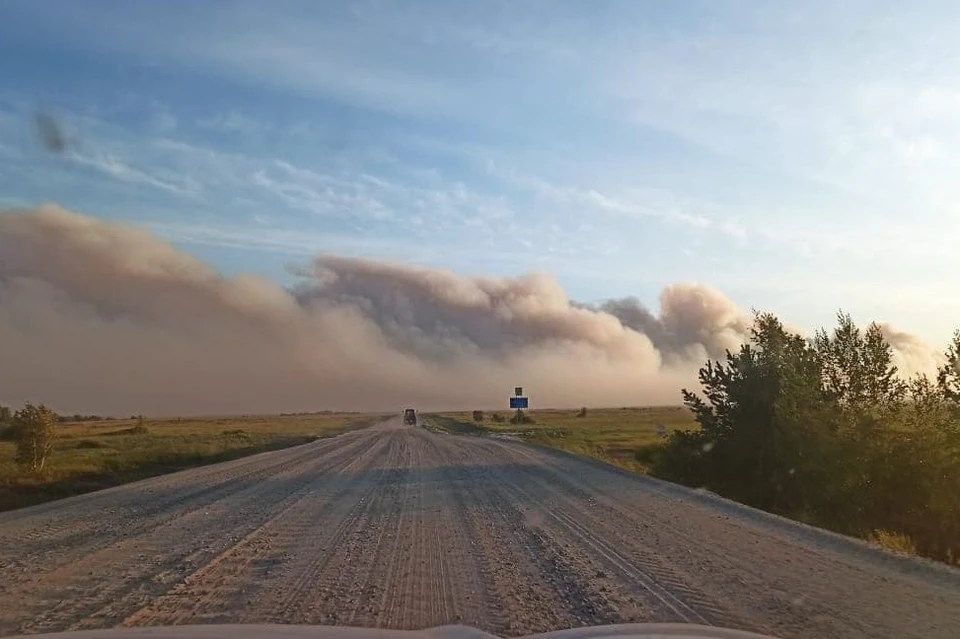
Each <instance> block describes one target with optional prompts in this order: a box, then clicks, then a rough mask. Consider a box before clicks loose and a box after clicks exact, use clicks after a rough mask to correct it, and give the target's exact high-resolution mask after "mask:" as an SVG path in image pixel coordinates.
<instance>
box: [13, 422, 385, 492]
mask: <svg viewBox="0 0 960 639" xmlns="http://www.w3.org/2000/svg"><path fill="white" fill-rule="evenodd" d="M375 419H376V417H375V416H372V415H360V414H356V413H323V414H314V415H296V416H281V417H218V418H205V419H188V418H174V419H145V420H144V423H143V425H142V427H141V426H140V425H139V424H138V422H137V421H136V420H132V419H118V420H104V421H94V422H75V423H71V422H65V423H61V424H60V425H59V427H58V433H57V435H58V437H57V441H56V443H55V445H54V449H53V452H52V454H51V456H50V459H49V460H48V462H47V468H46V469H45V470H44V472H43V473H42V474H40V475H32V474H29V473H27V472H25V471H24V470H23V469H22V468H20V467H18V466H17V465H16V464H15V463H14V461H13V460H14V452H15V446H14V444H13V443H12V442H5V441H4V442H0V510H9V509H11V508H18V507H20V506H26V505H30V504H35V503H39V502H42V501H48V500H50V499H57V498H59V497H65V496H68V495H73V494H78V493H83V492H88V491H90V490H96V489H99V488H104V487H107V486H112V485H116V484H119V483H123V482H127V481H132V480H135V479H140V478H143V477H148V476H151V475H157V474H161V473H165V472H171V471H175V470H181V469H183V468H189V467H191V466H199V465H202V464H208V463H212V462H218V461H225V460H228V459H235V458H237V457H242V456H245V455H251V454H253V453H258V452H263V451H266V450H274V449H278V448H285V447H287V446H293V445H296V444H302V443H306V442H308V441H311V440H314V439H317V438H320V437H329V436H332V435H336V434H338V433H341V432H344V431H345V430H349V429H352V428H360V427H362V426H366V425H369V424H370V423H371V422H372V421H375Z"/></svg>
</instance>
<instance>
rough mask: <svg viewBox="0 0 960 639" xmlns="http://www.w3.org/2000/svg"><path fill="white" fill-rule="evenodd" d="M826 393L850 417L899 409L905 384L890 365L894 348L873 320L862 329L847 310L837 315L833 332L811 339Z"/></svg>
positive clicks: (822, 331)
mask: <svg viewBox="0 0 960 639" xmlns="http://www.w3.org/2000/svg"><path fill="white" fill-rule="evenodd" d="M813 347H814V349H815V350H816V352H817V356H818V358H819V360H820V365H821V367H822V371H823V387H824V390H825V391H826V392H827V394H828V395H829V396H830V397H831V398H832V399H833V400H834V401H836V402H837V403H838V404H839V405H840V407H841V408H842V409H844V410H846V411H848V414H850V415H851V416H854V415H855V416H865V415H870V416H873V417H876V416H878V414H882V413H887V412H889V411H890V410H896V409H897V408H899V407H900V406H901V405H902V403H903V399H904V397H905V395H906V392H907V385H906V384H905V383H904V381H903V380H902V379H900V377H899V376H898V371H897V367H896V366H895V365H894V364H893V349H892V348H891V347H890V344H888V343H887V340H886V338H884V336H883V331H882V329H881V328H880V326H879V325H878V324H876V323H871V324H870V325H869V326H867V329H866V330H865V331H861V330H860V328H859V327H858V326H857V325H856V324H854V322H853V318H851V317H850V315H849V314H846V313H842V312H841V313H838V314H837V327H836V328H835V329H834V330H833V334H832V335H828V334H827V332H826V331H824V330H823V329H821V330H819V331H817V333H816V335H815V336H814V338H813Z"/></svg>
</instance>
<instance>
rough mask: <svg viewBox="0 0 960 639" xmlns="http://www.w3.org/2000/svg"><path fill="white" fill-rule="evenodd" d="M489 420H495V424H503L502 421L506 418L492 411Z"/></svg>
mask: <svg viewBox="0 0 960 639" xmlns="http://www.w3.org/2000/svg"><path fill="white" fill-rule="evenodd" d="M490 420H491V421H493V422H495V423H497V424H503V423H504V422H506V421H507V420H506V419H505V418H504V417H503V415H501V414H500V413H494V414H493V415H491V416H490Z"/></svg>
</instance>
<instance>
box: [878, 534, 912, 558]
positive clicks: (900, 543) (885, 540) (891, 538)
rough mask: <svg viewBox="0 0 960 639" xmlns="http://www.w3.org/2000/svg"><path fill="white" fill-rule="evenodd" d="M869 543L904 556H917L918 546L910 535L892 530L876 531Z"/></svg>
mask: <svg viewBox="0 0 960 639" xmlns="http://www.w3.org/2000/svg"><path fill="white" fill-rule="evenodd" d="M867 541H869V542H870V543H872V544H876V545H877V546H880V547H881V548H886V549H887V550H892V551H893V552H898V553H901V554H904V555H916V554H917V544H916V542H914V541H913V539H911V538H910V537H909V536H908V535H905V534H903V533H898V532H895V531H892V530H874V531H873V532H872V533H870V536H869V537H867Z"/></svg>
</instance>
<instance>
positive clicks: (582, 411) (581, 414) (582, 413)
mask: <svg viewBox="0 0 960 639" xmlns="http://www.w3.org/2000/svg"><path fill="white" fill-rule="evenodd" d="M586 416H587V407H586V406H583V407H582V408H581V409H580V411H579V412H578V413H577V417H586Z"/></svg>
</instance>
